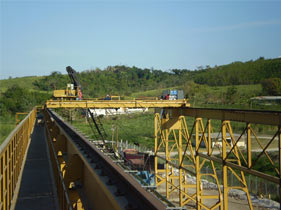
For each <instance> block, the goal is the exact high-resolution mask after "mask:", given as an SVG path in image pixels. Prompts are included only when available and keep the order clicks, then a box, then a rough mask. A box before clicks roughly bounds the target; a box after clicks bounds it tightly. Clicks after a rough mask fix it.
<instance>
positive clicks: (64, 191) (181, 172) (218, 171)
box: [0, 100, 281, 210]
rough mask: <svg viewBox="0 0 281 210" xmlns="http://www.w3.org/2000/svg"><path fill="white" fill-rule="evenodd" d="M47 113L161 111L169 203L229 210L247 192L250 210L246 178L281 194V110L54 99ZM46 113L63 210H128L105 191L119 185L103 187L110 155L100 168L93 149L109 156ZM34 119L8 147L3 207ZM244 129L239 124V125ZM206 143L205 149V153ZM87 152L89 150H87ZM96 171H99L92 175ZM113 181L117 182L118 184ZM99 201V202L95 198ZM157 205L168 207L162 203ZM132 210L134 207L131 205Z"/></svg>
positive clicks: (159, 137) (158, 121) (159, 183)
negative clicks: (265, 131)
mask: <svg viewBox="0 0 281 210" xmlns="http://www.w3.org/2000/svg"><path fill="white" fill-rule="evenodd" d="M45 107H46V108H120V107H125V108H162V110H160V111H159V112H156V113H155V149H154V156H155V183H156V187H157V189H159V190H160V189H164V190H165V197H166V198H167V199H171V198H174V196H177V203H178V206H180V207H185V206H187V205H193V206H195V208H196V209H199V210H200V209H208V210H211V209H218V208H220V209H225V210H227V209H229V191H230V190H232V189H239V190H242V191H244V192H245V194H246V196H247V198H248V206H249V209H253V208H254V207H253V204H252V202H251V199H250V196H249V190H248V186H247V182H246V179H245V173H248V174H251V175H254V176H257V177H261V178H263V179H265V180H268V181H271V182H273V183H276V184H277V185H279V191H280V194H281V113H280V112H270V111H250V110H221V109H206V108H190V107H189V103H188V102H187V101H186V100H174V101H173V100H171V101H170V100H169V101H168V100H128V101H126V100H124V101H123V100H116V101H115V100H109V101H106V100H104V101H103V100H96V101H94V100H91V101H86V100H79V101H76V100H73V101H64V100H56V101H53V100H50V101H47V102H46V105H45ZM47 111H48V110H47V109H46V110H45V122H46V133H47V137H48V143H49V148H50V154H51V161H52V163H53V171H54V173H55V178H56V186H57V191H58V196H59V201H60V207H61V209H68V208H70V207H71V208H74V209H81V208H84V207H83V205H85V204H87V205H89V206H92V207H95V208H97V209H101V208H103V209H106V208H108V209H120V208H122V204H121V203H118V201H117V200H116V199H115V198H114V194H113V195H112V193H111V192H110V190H109V188H110V187H109V188H107V187H106V185H112V184H114V182H111V181H108V182H107V183H105V184H104V183H102V180H103V178H101V177H106V176H108V177H109V176H110V174H111V172H110V173H107V172H109V171H108V169H106V170H101V169H100V167H103V166H104V165H105V164H108V163H109V162H110V159H109V158H108V157H103V160H102V161H105V162H104V164H101V163H100V162H99V161H101V159H99V161H96V159H95V158H91V155H89V152H90V153H91V152H92V150H93V151H94V150H95V153H96V154H98V155H100V156H104V155H102V152H101V151H99V150H97V149H94V148H92V150H90V149H89V148H84V146H83V145H82V144H81V141H80V140H79V141H77V145H78V146H77V145H75V144H74V143H73V141H72V140H70V134H69V133H66V131H65V130H63V129H62V127H61V125H60V124H58V123H57V122H55V121H54V118H53V117H51V116H50V114H48V112H47ZM35 113H36V111H34V110H33V111H32V112H31V113H30V114H29V115H28V116H27V117H26V118H25V120H24V121H23V122H21V123H20V124H19V126H18V127H17V130H16V131H14V132H13V133H12V134H11V135H10V137H9V138H8V139H7V140H6V141H5V142H4V144H2V145H1V150H0V155H1V156H0V157H1V174H0V185H1V186H0V187H1V196H0V197H1V203H0V207H1V208H0V209H9V208H10V207H11V205H12V203H13V201H12V200H13V198H14V197H15V192H16V187H17V185H16V183H17V182H18V180H19V177H20V175H19V174H20V170H21V168H22V164H23V163H24V161H22V160H24V158H23V157H24V155H25V150H26V148H27V144H28V138H29V136H30V133H31V131H32V126H33V124H34V121H35ZM237 123H240V124H239V126H238V127H237V125H236V124H237ZM259 124H261V125H268V126H271V130H272V131H273V135H272V138H271V139H269V140H268V141H267V142H264V141H262V140H261V139H260V138H259V136H258V135H257V131H256V128H255V127H256V125H259ZM234 125H236V126H234ZM216 129H217V130H216ZM233 130H235V133H238V132H239V133H238V134H239V135H238V136H237V135H234V131H233ZM215 133H220V137H216V138H213V137H212V136H214V134H215ZM75 135H78V134H75ZM219 138H221V139H219ZM242 138H244V139H246V145H247V146H246V149H245V150H244V151H241V149H240V148H239V147H238V143H239V142H240V141H242ZM229 139H230V142H229V141H228V140H229ZM219 140H220V141H221V142H222V144H221V147H212V145H220V144H212V143H213V142H214V141H215V142H216V141H219ZM85 142H86V141H85ZM253 142H256V145H258V150H257V152H256V158H255V161H254V160H253V157H252V153H253V149H252V143H253ZM272 144H275V145H276V144H277V145H278V148H277V151H278V153H279V160H278V164H277V163H276V161H275V162H274V160H273V159H272V157H271V155H270V154H269V153H268V149H269V147H270V146H271V145H272ZM202 145H205V146H204V147H202ZM83 148H84V150H82V149H83ZM262 156H264V157H266V158H267V160H268V162H269V163H271V165H272V171H275V172H276V174H277V176H272V175H269V174H266V173H264V172H261V171H257V170H255V169H254V166H255V165H256V164H257V160H259V158H260V157H262ZM160 163H164V168H159V167H158V166H160ZM17 164H18V165H17ZM92 165H94V166H95V167H94V168H95V169H97V170H98V171H99V173H97V172H96V171H95V170H93V166H92ZM205 166H208V167H209V169H210V171H209V172H208V173H206V172H204V170H203V169H204V168H205ZM110 167H112V168H111V170H112V171H116V170H118V166H113V165H111V166H110ZM231 174H232V175H233V177H235V179H236V182H235V183H236V184H235V185H231V183H229V176H230V175H231ZM111 175H112V174H111ZM113 175H114V176H113V177H117V176H118V177H119V176H121V177H122V179H121V180H123V181H119V182H117V183H123V182H126V181H125V180H129V181H128V183H130V184H129V185H128V186H134V187H136V188H137V187H138V186H137V185H136V184H135V182H134V181H132V178H131V176H129V175H128V176H126V175H124V174H123V172H118V175H117V174H114V173H113ZM189 175H191V176H193V177H195V179H194V180H195V182H192V181H191V180H190V179H189V178H190V177H189ZM220 176H221V177H220ZM108 179H109V180H111V178H108ZM203 179H207V180H210V181H212V182H213V183H214V184H215V185H216V186H217V188H216V191H212V192H208V193H207V191H206V189H205V188H204V185H203ZM80 183H87V184H85V185H83V187H84V189H83V191H81V186H82V185H80ZM126 183H127V182H126ZM139 187H140V186H139ZM140 188H141V187H140ZM120 189H129V187H127V188H126V187H124V186H123V187H121V188H120ZM142 190H143V191H142ZM139 191H142V194H141V195H139V196H134V197H141V196H147V195H146V193H145V190H144V189H139ZM122 193H123V192H122V191H120V190H119V191H118V190H117V191H116V194H117V195H118V196H120V195H122V196H123V194H122ZM92 197H95V199H94V200H91V199H89V198H92ZM150 199H153V198H152V197H149V198H145V199H144V200H150ZM159 202H160V201H159ZM157 205H159V206H161V205H160V204H159V203H158V204H157ZM157 205H155V206H154V207H156V206H157ZM127 207H128V208H129V209H130V208H131V209H134V206H133V205H132V204H130V205H129V206H127ZM161 208H162V207H161Z"/></svg>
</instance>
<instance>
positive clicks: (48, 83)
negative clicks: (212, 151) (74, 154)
mask: <svg viewBox="0 0 281 210" xmlns="http://www.w3.org/2000/svg"><path fill="white" fill-rule="evenodd" d="M78 78H79V79H80V82H81V84H82V86H83V93H84V95H85V96H86V97H103V96H105V95H106V94H111V95H123V96H130V95H131V94H132V96H135V95H139V94H137V93H138V92H143V91H149V90H156V89H165V88H170V87H179V86H181V87H183V86H185V85H186V84H187V82H188V81H194V82H195V83H197V84H201V85H208V86H229V85H252V84H261V83H262V82H263V81H264V80H265V79H268V78H280V79H281V59H280V58H279V59H264V58H262V57H261V58H259V59H257V60H255V61H247V62H233V63H231V64H228V65H222V66H215V67H212V68H211V67H209V66H207V67H206V68H203V67H200V70H194V71H192V70H188V69H173V70H170V71H168V72H167V71H161V70H155V69H141V68H137V67H127V66H109V67H107V68H105V69H104V70H101V69H98V68H97V69H94V70H85V71H82V72H80V73H78ZM67 83H70V80H69V78H68V76H67V75H66V74H61V73H60V72H53V73H52V74H50V75H49V76H43V77H36V76H34V77H22V78H15V79H7V80H0V90H1V92H4V91H5V90H7V88H9V87H11V86H13V85H14V84H17V85H19V86H20V87H22V88H25V89H28V90H36V91H42V92H46V91H49V92H51V91H52V90H54V89H65V87H66V84H67ZM152 93H154V91H152ZM157 93H159V91H157ZM259 94H261V92H260V93H259ZM150 96H151V95H150Z"/></svg>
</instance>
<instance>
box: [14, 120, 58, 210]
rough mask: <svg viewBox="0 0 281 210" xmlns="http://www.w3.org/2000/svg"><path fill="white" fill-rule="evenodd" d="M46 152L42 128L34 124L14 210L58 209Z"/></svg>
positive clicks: (45, 141)
mask: <svg viewBox="0 0 281 210" xmlns="http://www.w3.org/2000/svg"><path fill="white" fill-rule="evenodd" d="M47 150H48V147H47V140H46V136H45V130H44V127H43V126H42V125H38V123H37V122H36V125H35V127H34V130H33V134H32V135H31V142H30V146H29V150H28V153H27V158H26V163H25V166H24V170H23V175H22V180H21V186H20V190H19V195H18V199H17V202H16V210H31V209H34V210H35V209H40V210H44V209H46V210H47V209H48V210H49V209H58V207H57V206H58V205H57V199H56V198H55V197H56V194H55V193H54V190H55V188H54V183H53V176H52V170H51V165H50V164H51V162H50V159H49V154H48V152H47Z"/></svg>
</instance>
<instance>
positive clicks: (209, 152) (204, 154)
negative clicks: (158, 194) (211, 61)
mask: <svg viewBox="0 0 281 210" xmlns="http://www.w3.org/2000/svg"><path fill="white" fill-rule="evenodd" d="M191 109H192V108H191ZM185 110H187V109H185ZM201 111H202V110H199V111H198V110H197V112H195V113H194V112H192V111H191V112H189V111H186V112H182V110H181V109H168V110H165V111H164V112H162V113H164V114H161V115H160V114H159V113H156V114H155V150H154V152H155V180H156V186H157V187H158V189H159V187H160V186H162V185H164V184H166V188H165V194H166V197H167V198H169V197H170V196H171V194H172V193H174V192H177V193H178V196H179V197H178V203H179V206H181V207H182V206H185V205H186V204H187V203H189V202H191V201H193V202H194V203H195V205H196V208H197V209H201V208H202V209H216V208H221V209H226V210H227V209H228V192H229V190H230V189H240V190H243V191H244V192H245V193H246V196H247V199H248V204H249V208H250V209H253V206H252V203H251V199H250V195H249V191H248V188H247V183H246V179H245V175H244V173H245V172H246V173H249V174H253V175H256V176H259V177H262V178H264V179H267V180H269V181H272V182H275V183H277V184H279V186H280V183H281V181H280V180H281V178H280V174H281V173H280V171H281V167H280V164H281V152H280V148H281V146H280V145H281V140H280V138H281V137H280V135H281V134H280V133H281V130H280V124H279V126H278V130H277V132H276V133H275V135H274V136H273V138H272V140H273V139H274V138H275V137H276V136H278V145H279V146H278V148H279V154H280V155H279V167H278V168H276V167H274V165H273V161H272V160H271V159H270V157H269V155H268V154H267V152H266V149H267V148H268V146H269V145H270V144H271V143H272V140H271V141H270V142H269V143H268V144H267V145H266V146H265V147H263V146H261V148H262V152H261V153H260V154H259V156H261V155H263V154H264V155H265V156H266V157H267V158H268V159H269V161H270V162H271V163H272V165H273V168H274V170H276V171H277V172H278V174H279V177H273V176H271V175H268V174H265V173H262V172H259V171H256V170H253V169H252V167H253V164H255V163H252V148H251V142H252V140H253V139H252V138H251V136H253V135H254V137H255V139H256V140H257V141H258V138H257V136H256V135H255V134H253V133H254V131H253V130H252V129H251V124H250V123H249V122H247V121H254V122H256V121H259V122H262V123H263V124H267V123H268V121H267V119H265V121H264V122H263V121H262V120H261V119H258V115H259V113H256V114H257V116H256V117H253V115H251V116H252V117H251V119H250V120H249V119H247V117H246V116H247V115H244V118H243V119H242V118H241V116H240V117H238V118H237V120H238V121H240V120H241V121H243V120H246V119H247V121H246V122H245V129H244V130H243V132H242V133H241V135H240V137H239V138H237V139H236V138H235V137H234V135H233V131H232V127H231V122H230V121H228V120H222V121H221V131H220V132H221V133H222V146H221V148H220V154H221V158H217V157H215V156H214V155H213V151H214V149H213V148H212V146H211V145H212V138H211V136H212V132H213V128H212V126H211V119H210V118H207V120H206V124H205V126H204V124H203V120H202V118H200V117H199V116H200V113H201ZM205 111H206V112H203V111H202V113H201V114H202V116H203V117H204V116H212V115H213V114H214V112H213V111H214V110H212V111H211V112H210V113H208V110H205ZM216 111H219V110H216ZM220 111H221V110H220ZM183 113H184V114H185V115H188V116H189V114H190V113H191V117H194V123H193V125H192V126H190V127H189V129H188V127H187V125H186V121H185V118H184V116H182V115H181V114H183ZM263 114H264V113H263ZM268 114H269V113H266V115H268ZM273 115H274V114H273ZM274 116H275V117H276V116H277V117H278V114H275V115H274ZM279 116H280V115H279ZM225 117H226V116H221V117H220V116H216V117H214V119H218V118H221V119H225ZM226 118H228V117H226ZM275 123H276V121H274V120H273V122H271V124H275ZM189 131H190V133H189ZM171 133H177V135H174V136H173V138H171V136H170V134H171ZM226 134H228V136H230V138H231V144H230V143H229V142H228V141H227V138H226ZM244 134H245V135H247V138H246V145H247V147H246V154H247V157H244V155H243V154H242V153H241V151H240V149H239V147H238V146H237V144H238V142H239V141H240V140H241V136H242V135H244ZM192 135H193V136H195V139H193V138H192ZM202 141H203V142H204V143H205V145H206V150H205V151H202V149H201V148H200V144H201V142H202ZM192 142H193V144H194V142H195V146H192ZM175 144H176V145H177V147H176V149H175V147H174V145H175ZM173 152H174V153H173ZM171 154H176V155H178V158H177V160H175V159H173V158H172V157H171V156H172V155H171ZM230 156H232V157H231V158H230ZM159 159H162V160H164V161H165V166H166V167H165V169H164V170H160V169H158V162H159ZM185 160H188V161H187V162H189V165H186V164H185V162H186V161H185ZM206 161H209V162H210V163H211V166H212V167H211V168H212V173H211V174H203V173H202V172H201V169H202V168H203V166H204V164H205V163H206ZM214 162H218V163H220V164H221V167H222V183H220V182H219V179H218V174H217V172H216V169H215V166H214ZM242 162H244V163H245V164H246V165H247V167H245V166H242ZM173 168H178V170H179V173H178V175H177V176H175V174H174V173H173ZM186 173H187V174H192V175H193V176H195V177H196V186H195V189H196V191H195V193H194V194H192V195H188V193H187V191H188V190H190V189H191V188H194V185H188V184H187V183H186V182H185V178H186V177H185V174H186ZM229 173H231V174H233V176H234V177H236V178H237V180H238V182H239V183H240V184H239V185H237V186H230V185H229V183H228V182H227V178H228V174H229ZM203 176H211V177H213V178H214V180H215V183H216V184H217V186H218V194H217V195H213V196H204V194H203V192H204V189H203V188H202V185H201V178H202V177H203ZM173 180H179V182H178V183H177V184H176V185H175V184H174V182H173ZM220 184H222V186H223V189H220V187H219V186H220ZM279 189H280V187H279ZM208 198H210V199H216V200H217V201H216V203H215V204H214V205H213V206H206V205H205V204H204V200H205V199H208Z"/></svg>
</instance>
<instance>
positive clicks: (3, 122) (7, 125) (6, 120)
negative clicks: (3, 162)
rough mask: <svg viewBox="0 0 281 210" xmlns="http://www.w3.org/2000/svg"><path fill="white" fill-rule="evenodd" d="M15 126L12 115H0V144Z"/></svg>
mask: <svg viewBox="0 0 281 210" xmlns="http://www.w3.org/2000/svg"><path fill="white" fill-rule="evenodd" d="M15 127H16V121H15V118H14V116H12V115H6V116H1V117H0V144H2V143H3V141H4V140H5V139H6V138H7V136H8V135H9V134H10V133H11V132H12V130H13V129H14V128H15Z"/></svg>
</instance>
